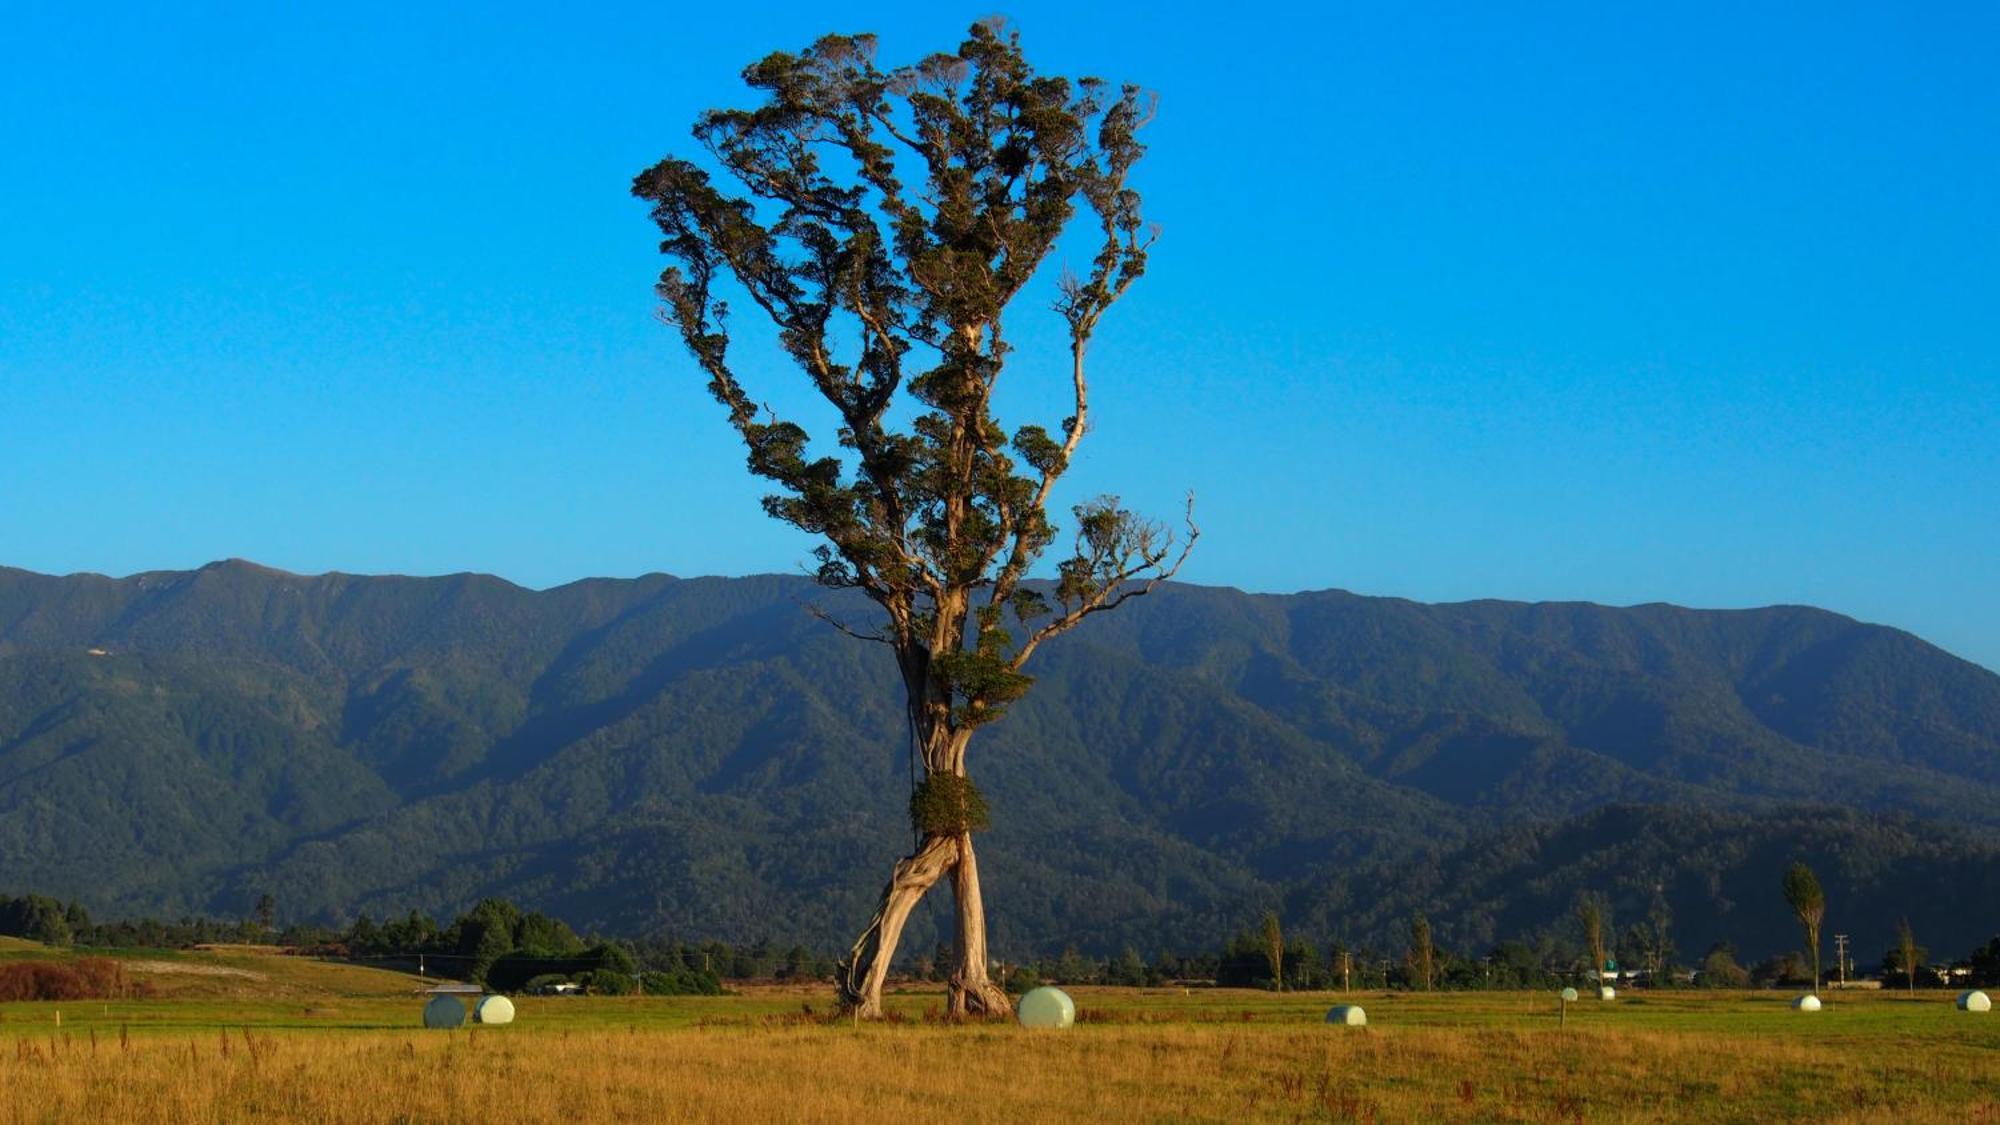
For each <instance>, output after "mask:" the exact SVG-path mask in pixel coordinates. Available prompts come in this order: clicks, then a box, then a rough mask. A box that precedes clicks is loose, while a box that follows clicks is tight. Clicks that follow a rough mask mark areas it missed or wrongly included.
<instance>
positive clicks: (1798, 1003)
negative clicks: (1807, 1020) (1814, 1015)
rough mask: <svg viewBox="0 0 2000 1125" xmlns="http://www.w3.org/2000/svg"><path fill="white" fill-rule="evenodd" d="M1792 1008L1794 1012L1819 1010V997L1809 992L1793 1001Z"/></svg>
mask: <svg viewBox="0 0 2000 1125" xmlns="http://www.w3.org/2000/svg"><path fill="white" fill-rule="evenodd" d="M1792 1010H1793V1011H1794V1012H1817V1011H1819V997H1817V996H1814V995H1813V994H1812V993H1810V992H1808V993H1806V994H1805V995H1804V996H1801V997H1799V998H1798V999H1797V1000H1794V1001H1792Z"/></svg>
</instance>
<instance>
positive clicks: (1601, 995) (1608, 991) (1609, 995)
mask: <svg viewBox="0 0 2000 1125" xmlns="http://www.w3.org/2000/svg"><path fill="white" fill-rule="evenodd" d="M1597 998H1598V999H1599V1000H1616V999H1618V990H1617V989H1615V988H1613V987H1611V986H1610V985H1608V984H1600V985H1598V986H1597Z"/></svg>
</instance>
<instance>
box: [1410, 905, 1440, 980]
mask: <svg viewBox="0 0 2000 1125" xmlns="http://www.w3.org/2000/svg"><path fill="white" fill-rule="evenodd" d="M1405 956H1406V957H1407V958H1408V966H1409V970H1410V987H1411V988H1417V989H1422V990H1423V991H1425V992H1429V991H1430V990H1431V983H1432V982H1433V981H1435V980H1436V979H1437V947H1436V946H1434V945H1432V944H1431V920H1430V919H1429V918H1426V917H1424V912H1423V911H1421V910H1419V911H1417V912H1416V913H1415V914H1413V915H1411V916H1410V950H1409V952H1408V953H1407V954H1406V955H1405Z"/></svg>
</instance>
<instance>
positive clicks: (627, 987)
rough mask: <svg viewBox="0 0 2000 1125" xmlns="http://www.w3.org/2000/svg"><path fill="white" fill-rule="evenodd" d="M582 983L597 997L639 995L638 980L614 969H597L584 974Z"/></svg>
mask: <svg viewBox="0 0 2000 1125" xmlns="http://www.w3.org/2000/svg"><path fill="white" fill-rule="evenodd" d="M582 981H583V985H584V987H586V988H588V989H589V990H590V991H591V993H592V994H593V995H597V996H636V995H638V994H639V982H638V980H637V979H636V978H634V977H633V976H632V975H631V974H629V973H621V972H619V971H618V970H616V969H598V970H596V971H594V972H591V973H588V974H586V975H585V976H584V977H583V978H582Z"/></svg>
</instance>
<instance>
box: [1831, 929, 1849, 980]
mask: <svg viewBox="0 0 2000 1125" xmlns="http://www.w3.org/2000/svg"><path fill="white" fill-rule="evenodd" d="M1833 957H1834V961H1835V963H1837V964H1838V965H1839V966H1840V987H1842V988H1846V987H1847V935H1846V934H1835V935H1833Z"/></svg>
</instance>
